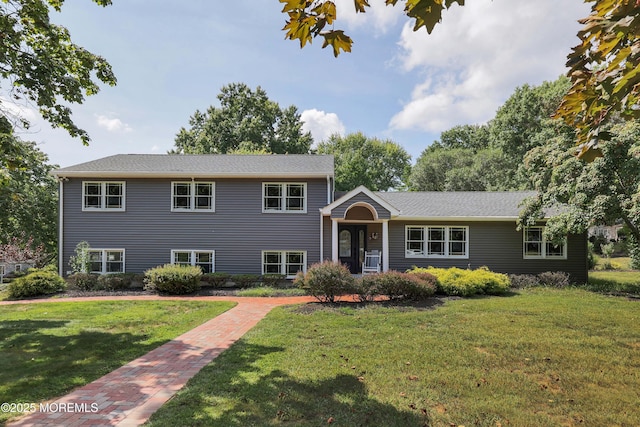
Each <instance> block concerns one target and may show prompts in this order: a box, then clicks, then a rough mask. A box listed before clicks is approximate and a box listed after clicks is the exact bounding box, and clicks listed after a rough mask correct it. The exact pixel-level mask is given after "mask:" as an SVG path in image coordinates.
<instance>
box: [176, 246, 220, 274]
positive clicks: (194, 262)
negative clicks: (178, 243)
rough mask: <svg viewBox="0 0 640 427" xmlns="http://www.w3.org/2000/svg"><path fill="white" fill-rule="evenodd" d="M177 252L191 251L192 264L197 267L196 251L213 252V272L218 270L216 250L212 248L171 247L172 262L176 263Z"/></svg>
mask: <svg viewBox="0 0 640 427" xmlns="http://www.w3.org/2000/svg"><path fill="white" fill-rule="evenodd" d="M176 252H189V253H191V265H192V266H194V267H195V265H196V253H198V252H206V253H209V254H211V272H212V273H215V271H216V251H214V250H212V249H171V264H174V265H175V254H176Z"/></svg>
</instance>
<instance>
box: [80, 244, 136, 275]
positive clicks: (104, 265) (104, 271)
mask: <svg viewBox="0 0 640 427" xmlns="http://www.w3.org/2000/svg"><path fill="white" fill-rule="evenodd" d="M87 250H88V251H89V252H98V251H99V252H102V265H101V267H100V271H90V272H89V273H98V274H120V273H126V272H127V264H126V257H125V255H126V254H125V250H124V248H107V249H103V248H89V249H87ZM107 252H122V271H109V272H107V262H108V260H107Z"/></svg>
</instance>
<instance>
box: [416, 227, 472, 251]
mask: <svg viewBox="0 0 640 427" xmlns="http://www.w3.org/2000/svg"><path fill="white" fill-rule="evenodd" d="M410 228H422V230H423V231H422V232H423V236H424V241H423V245H424V246H423V248H424V249H423V254H421V255H412V254H408V253H407V241H408V239H409V229H410ZM429 228H444V229H445V231H444V234H445V240H444V248H445V254H444V255H433V254H432V255H429V254H428V249H427V244H428V242H429V237H428V236H429ZM451 228H463V229H464V230H465V237H466V240H465V242H464V255H449V242H450V241H449V234H450V233H449V230H450V229H451ZM404 257H405V258H439V259H469V227H468V226H466V225H436V224H434V225H405V227H404Z"/></svg>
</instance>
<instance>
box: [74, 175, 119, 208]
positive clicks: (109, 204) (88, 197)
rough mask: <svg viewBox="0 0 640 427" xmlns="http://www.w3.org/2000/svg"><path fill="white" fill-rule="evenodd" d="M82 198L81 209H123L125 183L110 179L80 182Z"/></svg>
mask: <svg viewBox="0 0 640 427" xmlns="http://www.w3.org/2000/svg"><path fill="white" fill-rule="evenodd" d="M82 200H83V203H82V210H83V211H96V210H101V211H102V210H110V211H124V209H125V184H124V182H111V181H108V182H95V181H85V182H83V183H82Z"/></svg>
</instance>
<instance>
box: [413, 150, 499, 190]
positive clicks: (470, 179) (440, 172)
mask: <svg viewBox="0 0 640 427" xmlns="http://www.w3.org/2000/svg"><path fill="white" fill-rule="evenodd" d="M507 168H508V164H507V162H506V158H505V157H504V156H503V155H502V153H501V152H500V150H497V149H492V148H485V149H480V150H477V151H476V150H473V149H471V148H450V149H449V148H446V147H443V146H442V145H439V144H438V145H435V146H433V145H432V146H430V147H429V148H427V149H426V150H424V151H423V152H422V154H421V155H420V157H418V160H417V161H416V164H415V165H414V166H413V168H412V169H411V174H410V175H409V179H408V185H409V188H410V189H411V190H413V191H495V190H505V189H508V188H505V186H506V185H507V184H506V183H505V181H504V177H505V170H507Z"/></svg>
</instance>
